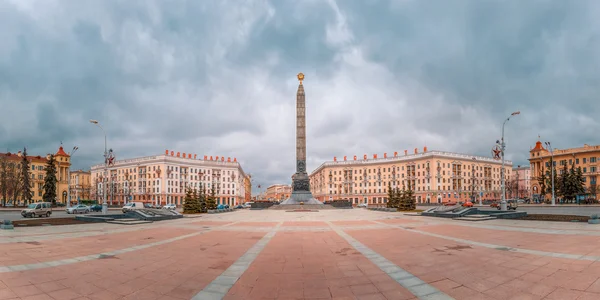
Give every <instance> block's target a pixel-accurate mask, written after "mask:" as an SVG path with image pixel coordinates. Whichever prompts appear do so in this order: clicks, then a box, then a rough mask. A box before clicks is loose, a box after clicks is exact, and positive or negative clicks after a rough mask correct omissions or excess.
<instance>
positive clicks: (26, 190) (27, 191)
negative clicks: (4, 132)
mask: <svg viewBox="0 0 600 300" xmlns="http://www.w3.org/2000/svg"><path fill="white" fill-rule="evenodd" d="M21 196H22V197H23V202H25V205H27V204H29V203H30V202H31V201H32V200H33V192H32V191H31V165H30V163H29V160H27V148H23V159H22V160H21Z"/></svg>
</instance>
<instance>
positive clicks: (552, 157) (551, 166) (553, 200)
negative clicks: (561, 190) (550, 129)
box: [545, 142, 556, 206]
mask: <svg viewBox="0 0 600 300" xmlns="http://www.w3.org/2000/svg"><path fill="white" fill-rule="evenodd" d="M545 144H546V147H548V149H550V172H551V175H550V176H552V206H554V205H556V198H554V151H552V144H551V143H550V142H546V143H545Z"/></svg>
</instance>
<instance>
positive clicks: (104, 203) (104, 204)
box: [90, 120, 108, 215]
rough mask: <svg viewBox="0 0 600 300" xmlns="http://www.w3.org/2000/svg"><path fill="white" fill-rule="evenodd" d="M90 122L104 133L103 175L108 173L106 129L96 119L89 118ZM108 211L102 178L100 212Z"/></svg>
mask: <svg viewBox="0 0 600 300" xmlns="http://www.w3.org/2000/svg"><path fill="white" fill-rule="evenodd" d="M90 123H92V124H94V125H96V126H98V127H99V128H100V129H102V132H103V133H104V173H105V175H107V174H106V173H108V152H107V151H106V149H107V148H106V131H104V128H102V126H100V123H98V121H96V120H90ZM105 177H107V176H104V177H103V178H105ZM107 182H108V178H107ZM107 212H108V204H107V203H106V184H105V183H104V180H102V214H103V215H105V214H106V213H107Z"/></svg>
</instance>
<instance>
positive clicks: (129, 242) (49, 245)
mask: <svg viewBox="0 0 600 300" xmlns="http://www.w3.org/2000/svg"><path fill="white" fill-rule="evenodd" d="M193 232H197V230H188V229H181V228H178V229H176V230H175V229H172V228H158V229H147V230H138V231H131V232H124V233H112V234H111V233H109V234H105V235H99V236H90V237H82V238H68V239H58V240H45V241H41V242H30V243H10V244H3V245H2V247H0V264H1V265H4V266H11V265H21V264H30V263H37V262H46V261H54V260H61V259H66V258H73V257H78V256H85V255H90V254H97V253H101V252H107V251H112V250H117V249H123V248H128V247H132V246H136V245H144V244H150V243H154V242H157V241H161V240H166V239H169V238H174V237H177V236H181V235H185V234H189V233H193Z"/></svg>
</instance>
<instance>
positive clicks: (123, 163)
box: [91, 150, 247, 206]
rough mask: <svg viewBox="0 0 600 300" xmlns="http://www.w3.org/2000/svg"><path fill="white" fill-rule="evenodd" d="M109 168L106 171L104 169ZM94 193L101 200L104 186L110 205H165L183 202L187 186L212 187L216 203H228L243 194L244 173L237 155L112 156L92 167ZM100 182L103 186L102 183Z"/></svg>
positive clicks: (238, 198)
mask: <svg viewBox="0 0 600 300" xmlns="http://www.w3.org/2000/svg"><path fill="white" fill-rule="evenodd" d="M106 169H108V171H106ZM91 173H92V175H91V180H92V183H93V184H94V187H95V189H94V191H93V197H94V198H95V199H97V200H99V201H100V202H101V199H103V193H104V188H105V187H106V196H107V202H108V203H109V205H121V204H123V203H126V202H127V201H129V200H131V201H141V202H148V203H152V204H155V205H156V204H160V205H164V204H167V203H173V204H175V205H182V204H183V200H184V198H185V193H186V190H187V189H188V188H189V189H197V190H199V189H200V188H201V187H203V188H204V189H206V190H207V193H210V192H211V189H212V188H213V187H214V189H215V195H216V200H217V204H229V205H230V206H233V205H236V204H239V203H243V202H244V200H245V198H246V184H245V179H246V177H247V176H246V174H245V173H244V170H243V169H242V166H241V165H240V163H239V162H238V161H237V159H236V158H234V159H233V160H232V159H231V158H229V157H228V158H225V157H219V156H216V157H214V158H213V157H212V156H210V157H208V156H204V159H197V155H196V154H194V155H193V157H192V154H186V153H183V154H181V153H179V152H177V153H176V154H175V153H174V152H173V151H170V152H169V150H167V151H166V152H165V154H162V155H155V156H146V157H139V158H132V159H123V160H115V161H114V162H113V163H112V164H109V166H108V167H107V168H106V166H105V165H104V164H98V165H95V166H92V168H91ZM103 184H104V185H105V186H103Z"/></svg>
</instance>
